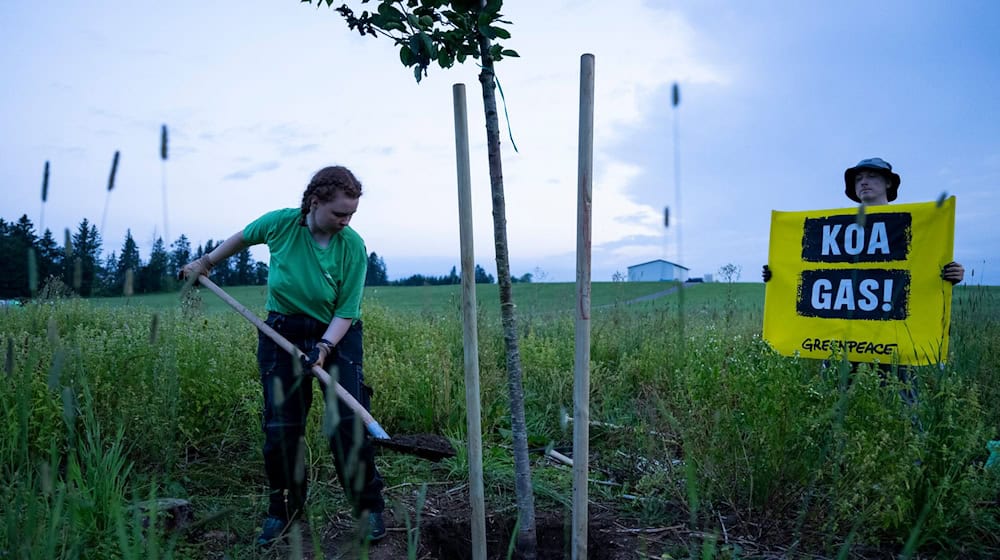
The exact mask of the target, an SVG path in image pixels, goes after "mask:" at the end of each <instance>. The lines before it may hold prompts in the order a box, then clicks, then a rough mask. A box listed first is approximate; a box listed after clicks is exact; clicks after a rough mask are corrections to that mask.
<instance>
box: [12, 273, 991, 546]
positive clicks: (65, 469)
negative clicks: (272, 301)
mask: <svg viewBox="0 0 1000 560" xmlns="http://www.w3.org/2000/svg"><path fill="white" fill-rule="evenodd" d="M444 288H448V287H444ZM534 288H535V286H528V285H519V286H518V289H519V290H522V293H521V294H519V295H520V297H521V301H522V302H523V301H525V300H526V299H527V300H531V298H532V297H533V298H535V302H536V303H535V305H533V309H537V311H534V312H532V311H530V310H529V312H527V313H524V320H523V321H522V323H521V325H520V327H521V331H522V332H521V352H522V358H523V366H524V371H525V379H524V385H525V393H526V407H527V415H528V418H527V420H528V427H529V432H530V434H531V439H530V446H531V447H532V448H533V449H535V450H536V451H537V452H538V453H537V455H535V456H536V457H538V459H537V461H536V462H535V468H536V472H538V473H539V475H538V476H537V477H535V486H536V496H537V497H538V500H539V504H540V507H546V508H550V509H555V510H567V509H568V508H569V507H570V506H569V503H568V499H567V497H568V496H569V495H570V492H571V486H572V482H571V480H572V477H571V473H570V471H569V469H566V468H556V467H550V466H546V462H545V460H544V459H543V455H542V453H541V452H542V451H543V450H544V449H545V448H547V447H556V448H558V449H561V450H563V451H565V452H566V453H569V452H570V449H571V442H572V425H570V424H568V423H567V415H569V416H572V392H573V391H572V389H573V356H574V352H573V338H574V337H573V332H574V324H573V314H572V309H573V307H572V299H571V297H572V290H566V289H565V287H552V286H547V285H544V286H543V285H539V291H537V292H531V290H533V289H534ZM598 288H600V287H598ZM604 288H606V290H608V291H607V292H602V295H599V297H600V298H602V299H601V301H602V302H604V303H603V304H602V306H600V307H596V306H595V309H594V314H593V319H592V328H593V333H592V354H591V417H592V419H593V420H595V421H599V422H600V424H595V425H594V426H593V427H592V429H591V437H592V442H591V452H592V456H591V461H590V464H591V469H592V473H591V478H592V479H593V480H595V481H596V482H595V485H594V486H592V491H591V494H592V496H593V497H594V499H596V500H599V501H601V502H602V503H603V506H602V507H610V508H613V509H614V510H615V511H616V512H617V515H619V516H620V517H621V518H622V520H623V522H626V521H627V520H631V521H628V522H631V523H635V524H642V525H645V526H653V527H667V526H678V524H680V525H682V526H684V527H686V528H688V529H689V530H690V531H691V532H690V533H688V535H689V536H690V539H689V540H690V542H687V543H680V545H679V546H678V547H677V548H676V550H677V551H688V552H690V553H694V554H696V555H703V554H708V555H709V556H711V555H713V554H714V555H716V556H718V557H725V556H727V555H729V556H736V555H738V554H739V552H738V551H740V550H742V551H743V554H745V555H753V554H754V553H760V554H765V553H767V551H774V550H780V551H785V554H786V555H787V556H790V557H795V556H797V555H801V556H809V555H818V556H823V557H834V556H838V555H851V554H853V555H854V556H865V555H871V556H887V555H901V556H904V557H908V556H921V555H935V556H940V557H973V558H974V557H990V556H991V555H994V554H1000V540H998V537H997V535H998V534H1000V508H998V496H1000V475H998V473H997V472H991V471H988V470H986V469H985V467H984V461H985V459H986V456H987V451H986V448H985V444H986V442H987V441H988V440H991V439H998V433H997V426H998V425H1000V383H998V381H997V377H996V373H995V372H996V371H997V369H998V368H997V366H998V361H1000V358H998V357H997V356H1000V352H998V350H1000V348H998V345H1000V342H998V341H1000V326H998V324H997V320H996V317H997V311H998V308H1000V305H998V303H997V301H998V300H997V296H998V292H997V291H996V290H995V289H991V288H983V287H963V288H958V289H956V291H955V298H954V309H953V324H952V331H951V333H952V338H951V348H950V355H949V359H948V361H947V362H946V363H944V364H941V365H933V366H927V367H920V368H916V369H915V372H914V377H915V380H916V381H915V383H916V387H917V394H918V398H917V401H916V403H915V404H911V403H908V402H906V400H904V399H902V398H901V393H902V392H903V391H904V390H906V389H910V387H907V386H904V385H903V384H902V383H901V382H900V381H898V380H897V379H896V378H895V377H894V376H892V375H889V376H886V375H884V374H881V373H880V372H879V371H878V370H877V369H873V368H870V367H868V366H862V367H859V368H858V369H857V371H849V368H848V367H846V364H838V363H836V362H834V363H833V365H832V366H829V367H826V368H824V367H823V366H822V364H821V363H820V362H818V361H815V360H806V359H796V358H786V357H782V356H778V355H776V354H775V353H774V352H773V351H772V350H771V349H770V348H769V347H768V345H767V344H766V343H765V342H764V341H762V340H761V338H760V324H761V303H762V292H761V290H760V287H759V285H757V286H753V285H745V284H733V285H700V286H695V287H692V288H687V289H685V293H684V299H683V305H682V304H681V300H680V298H679V297H677V295H676V294H674V295H669V296H665V297H662V298H659V299H655V300H652V301H646V302H641V303H630V304H626V301H630V300H633V299H635V297H638V296H636V293H637V292H628V293H626V292H624V291H623V288H622V286H620V285H618V284H608V285H607V286H604ZM633 289H634V288H633ZM392 290H400V291H406V290H412V289H411V288H379V291H380V292H382V297H380V298H371V299H370V300H369V301H368V302H367V303H366V306H365V310H364V320H365V344H366V362H365V375H366V378H367V381H368V383H369V384H370V385H372V386H373V387H374V388H375V394H374V396H373V412H374V414H375V416H376V417H377V418H378V419H379V422H380V423H381V424H382V425H383V426H384V427H385V428H386V429H387V430H388V431H389V433H403V434H405V433H438V434H443V435H447V436H449V437H451V438H453V439H454V440H455V441H456V442H457V443H458V444H459V447H461V442H462V441H464V439H465V434H464V431H465V418H464V414H465V410H464V403H465V399H464V387H463V378H464V373H463V365H462V359H463V358H462V343H461V340H462V336H461V324H460V319H459V318H460V310H459V308H458V306H457V304H456V302H455V301H453V298H452V297H451V295H448V294H446V293H445V292H442V293H443V294H445V295H443V296H439V295H435V297H433V298H430V299H428V300H427V302H429V303H428V305H429V306H424V307H419V308H410V309H408V310H402V311H401V310H399V309H396V308H394V307H392V306H390V305H387V304H386V303H385V302H390V301H393V298H397V299H401V300H402V299H406V297H404V296H400V295H399V294H390V292H391V291H392ZM654 291H655V290H654ZM407 293H413V292H407ZM646 293H650V289H649V288H646ZM435 294H436V292H435ZM616 294H617V295H616ZM244 295H245V294H241V295H237V297H238V298H243V296H244ZM212 297H213V296H211V295H207V296H204V300H203V301H201V302H199V301H198V299H197V298H195V299H188V300H186V302H187V303H185V304H184V305H183V306H182V305H181V304H180V300H179V299H177V298H176V296H175V299H174V306H173V307H167V306H158V305H152V306H147V305H142V304H141V303H140V302H141V301H142V300H140V299H139V298H128V299H125V298H122V299H121V300H119V301H118V305H112V303H113V302H111V301H104V302H100V303H99V304H92V303H90V302H87V301H82V300H76V299H59V298H54V299H52V300H49V301H41V302H36V303H32V304H29V305H27V306H25V307H23V308H19V309H5V310H2V311H0V341H2V343H3V348H4V351H5V365H4V375H5V379H6V382H5V383H3V384H0V420H3V427H2V428H0V430H3V432H4V433H3V436H2V438H0V458H2V460H3V464H2V471H0V473H2V482H3V484H2V489H0V556H9V557H12V558H77V557H82V558H105V557H121V558H146V557H162V558H170V557H203V556H209V555H211V554H210V553H209V551H206V550H204V547H203V545H202V544H200V542H199V540H198V539H193V540H189V539H182V538H179V535H177V534H161V533H158V532H157V531H156V530H155V527H156V524H155V523H153V525H152V526H153V529H150V528H149V521H148V520H145V519H143V518H142V516H141V515H139V514H137V513H136V512H137V509H136V508H135V504H136V502H138V501H140V497H141V498H142V499H150V498H153V497H156V496H169V497H179V498H187V499H189V500H191V501H192V503H193V504H194V505H195V510H196V515H197V517H198V518H199V519H202V520H203V521H202V526H201V527H199V529H198V530H203V529H214V530H219V531H223V532H226V533H227V534H229V533H231V534H234V535H235V536H236V537H237V542H236V543H230V544H227V545H224V548H225V551H224V552H225V554H226V555H228V556H229V557H232V558H252V557H256V553H255V552H253V550H252V547H251V546H250V545H249V542H250V541H251V540H252V535H253V533H254V530H255V529H254V524H255V523H256V520H257V519H259V513H260V511H262V509H263V504H264V502H265V488H264V477H263V467H262V463H261V459H260V451H259V447H260V443H261V439H262V437H261V433H260V410H259V408H260V402H261V397H260V387H259V383H260V382H259V377H258V373H257V367H256V363H255V357H254V349H255V347H256V336H257V335H256V333H255V332H254V331H253V329H252V328H251V327H250V326H249V325H248V324H247V323H246V322H245V320H243V319H242V318H240V317H238V316H236V315H235V314H234V313H227V312H225V311H218V309H217V308H216V307H214V303H212V301H211V298H212ZM379 301H381V302H382V303H379ZM262 302H263V298H260V299H259V300H253V301H251V302H249V303H251V308H252V309H255V310H256V311H257V312H258V313H259V314H263V309H262ZM245 303H248V302H247V301H245ZM479 329H480V333H479V339H480V367H481V372H480V375H481V389H482V425H483V430H484V447H485V449H484V466H485V471H486V472H485V477H486V487H487V494H488V509H489V511H490V512H491V513H493V514H497V515H504V514H508V515H513V513H514V511H513V506H512V504H513V497H512V496H511V495H510V490H509V489H510V487H511V480H512V477H513V469H512V466H511V459H510V453H509V450H508V449H507V448H506V447H505V446H507V445H508V443H507V442H508V441H509V411H508V408H507V400H506V394H507V391H506V372H505V362H504V354H503V343H502V335H501V329H500V325H499V319H498V318H497V317H496V315H495V314H492V313H491V312H489V311H487V310H486V309H484V308H481V311H480V317H479ZM316 391H317V392H318V388H317V389H316ZM315 402H316V403H317V406H316V407H314V411H313V414H312V416H311V417H310V426H309V429H308V431H307V441H306V443H307V447H306V456H305V461H306V468H307V469H309V478H310V480H313V481H315V484H314V485H313V489H314V490H313V492H312V497H311V498H310V503H311V510H310V512H309V516H308V519H309V521H310V523H311V525H312V527H313V529H314V530H313V531H312V533H311V535H312V536H311V539H312V542H309V540H308V539H309V538H310V537H309V536H308V535H305V536H304V535H303V534H302V533H297V536H298V540H297V541H296V543H297V544H296V550H301V549H304V548H310V547H311V548H312V549H313V550H314V551H318V550H320V548H321V543H320V542H319V540H318V537H317V536H316V535H317V534H318V533H320V531H316V530H315V529H316V528H317V527H318V526H322V524H324V523H326V522H327V520H328V519H329V518H331V517H334V516H336V515H338V513H340V512H343V511H345V510H348V509H349V507H348V506H346V504H345V503H344V502H343V500H342V499H341V498H340V495H341V493H340V490H339V488H337V485H336V483H335V482H329V481H335V480H336V476H335V474H334V471H333V465H332V460H331V458H330V456H329V452H328V451H327V447H326V444H325V441H324V437H323V428H322V415H321V414H320V410H321V409H322V408H323V407H322V406H319V405H318V403H321V402H322V398H321V397H319V396H318V395H317V398H316V399H315ZM378 460H379V466H380V469H382V470H383V472H384V474H385V476H386V479H387V480H388V481H389V484H390V485H409V486H410V487H413V488H417V487H419V486H420V484H422V483H423V482H428V481H431V479H434V480H437V481H451V482H453V483H454V484H456V485H458V484H461V483H462V482H463V481H464V479H465V477H466V476H467V472H468V470H467V469H468V466H467V455H466V454H465V453H464V452H463V450H462V449H460V452H459V456H458V457H456V458H454V459H450V460H446V461H444V462H442V463H440V464H437V465H429V464H427V463H423V462H419V461H416V460H415V459H413V458H410V457H405V456H399V455H392V454H382V455H380V456H379V458H378ZM995 470H996V469H994V471H995ZM418 513H419V512H410V513H409V514H410V515H412V516H413V517H411V519H412V520H416V519H418V517H417V515H418ZM192 533H194V530H189V534H192ZM737 535H738V536H739V538H738V539H737V538H736V536H737ZM414 538H415V537H414ZM671 550H673V549H671ZM219 552H220V551H215V553H216V554H217V553H219Z"/></svg>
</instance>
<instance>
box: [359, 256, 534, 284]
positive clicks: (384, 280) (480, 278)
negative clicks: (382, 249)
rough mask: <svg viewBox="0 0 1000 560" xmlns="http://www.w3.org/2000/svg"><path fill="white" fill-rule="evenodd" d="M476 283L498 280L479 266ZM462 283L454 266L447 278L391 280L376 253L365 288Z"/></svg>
mask: <svg viewBox="0 0 1000 560" xmlns="http://www.w3.org/2000/svg"><path fill="white" fill-rule="evenodd" d="M531 279H532V276H531V273H530V272H529V273H527V274H524V275H523V276H520V277H514V278H511V281H512V282H515V283H516V282H524V283H530V282H531ZM475 281H476V284H492V283H494V282H496V278H494V277H493V275H492V274H490V273H488V272H486V270H485V269H483V267H481V266H479V265H478V264H477V265H476V269H475ZM461 283H462V277H461V276H460V275H459V274H458V270H457V269H456V268H455V267H454V266H453V267H451V272H449V273H448V274H447V275H445V276H428V275H424V274H414V275H412V276H407V277H406V278H400V279H399V280H389V274H388V273H387V272H386V268H385V261H384V260H382V257H380V256H378V254H376V253H374V252H372V253H371V254H369V255H368V276H367V277H366V278H365V286H448V285H451V284H461Z"/></svg>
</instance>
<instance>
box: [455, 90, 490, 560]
mask: <svg viewBox="0 0 1000 560" xmlns="http://www.w3.org/2000/svg"><path fill="white" fill-rule="evenodd" d="M452 98H453V99H454V104H455V160H456V165H457V167H458V224H459V237H460V238H461V251H462V342H463V346H464V348H465V409H466V411H465V425H466V431H467V432H468V438H469V450H468V452H469V503H470V505H471V507H472V519H470V520H469V525H471V526H472V558H473V559H474V560H486V500H485V493H484V490H483V437H482V425H481V421H480V407H479V341H478V338H477V334H476V333H477V330H478V329H477V325H476V277H475V269H476V257H475V251H474V248H473V246H472V175H471V172H470V171H469V122H468V115H467V113H466V103H465V84H455V85H453V86H452Z"/></svg>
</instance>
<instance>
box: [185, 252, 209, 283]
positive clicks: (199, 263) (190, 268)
mask: <svg viewBox="0 0 1000 560" xmlns="http://www.w3.org/2000/svg"><path fill="white" fill-rule="evenodd" d="M214 266H215V263H213V262H212V259H210V258H209V256H208V255H202V256H201V258H198V259H195V260H193V261H191V262H189V263H187V264H186V265H184V266H183V267H181V269H180V270H179V271H178V272H177V279H178V280H186V279H188V278H198V277H199V276H202V275H205V276H208V275H209V274H211V273H212V267H214Z"/></svg>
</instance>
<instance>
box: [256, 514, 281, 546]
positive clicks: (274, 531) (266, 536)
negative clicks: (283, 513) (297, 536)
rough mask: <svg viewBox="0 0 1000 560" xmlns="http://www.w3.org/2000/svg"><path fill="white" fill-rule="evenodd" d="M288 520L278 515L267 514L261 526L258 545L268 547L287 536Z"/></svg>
mask: <svg viewBox="0 0 1000 560" xmlns="http://www.w3.org/2000/svg"><path fill="white" fill-rule="evenodd" d="M287 529H288V521H285V520H284V519H279V518H277V517H272V516H270V515H269V516H267V518H266V519H264V525H263V526H262V527H261V530H260V536H258V537H257V546H259V547H262V548H263V547H268V546H271V545H272V544H274V543H276V542H278V541H280V540H281V539H283V538H285V535H287V534H288V531H287Z"/></svg>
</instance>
